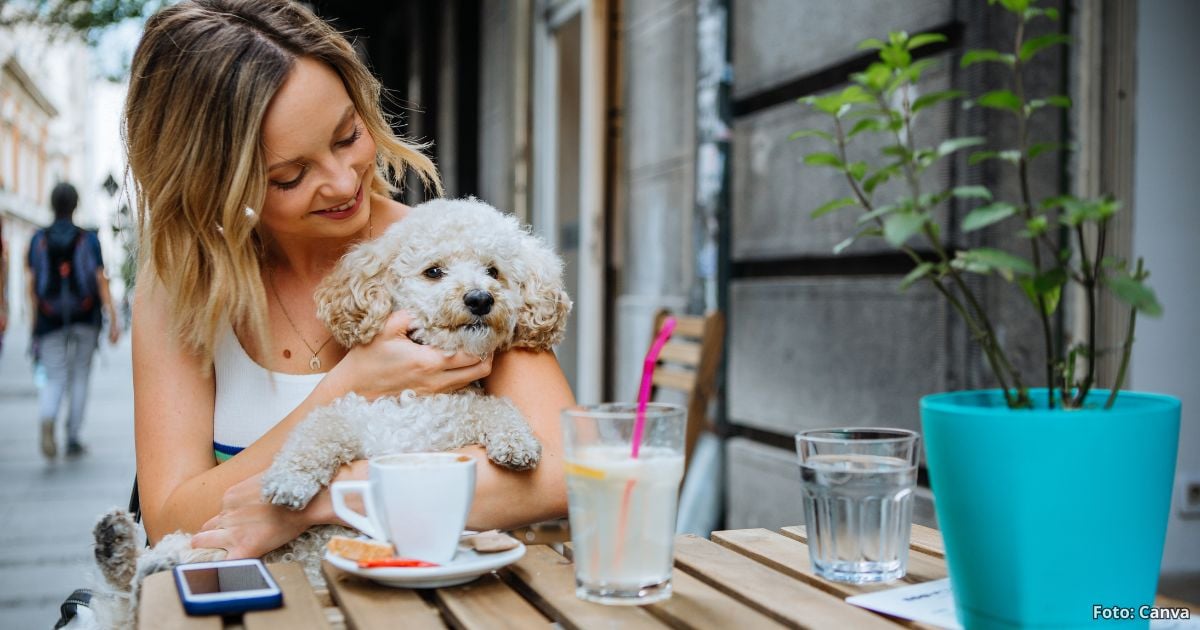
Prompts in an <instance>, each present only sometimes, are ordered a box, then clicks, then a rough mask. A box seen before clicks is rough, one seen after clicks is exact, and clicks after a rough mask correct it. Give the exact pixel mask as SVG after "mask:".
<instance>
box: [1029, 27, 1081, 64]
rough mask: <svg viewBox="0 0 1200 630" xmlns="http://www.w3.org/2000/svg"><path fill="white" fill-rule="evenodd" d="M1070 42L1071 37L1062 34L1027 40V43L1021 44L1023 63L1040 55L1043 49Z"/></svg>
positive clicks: (1051, 34)
mask: <svg viewBox="0 0 1200 630" xmlns="http://www.w3.org/2000/svg"><path fill="white" fill-rule="evenodd" d="M1070 42H1071V38H1070V36H1068V35H1064V34H1062V33H1050V34H1049V35H1042V36H1040V37H1033V38H1031V39H1027V40H1025V43H1023V44H1021V53H1020V56H1021V61H1029V60H1030V59H1033V56H1034V55H1036V54H1038V52H1039V51H1041V50H1042V49H1045V48H1048V47H1050V46H1054V45H1056V44H1068V43H1070Z"/></svg>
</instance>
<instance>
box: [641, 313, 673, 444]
mask: <svg viewBox="0 0 1200 630" xmlns="http://www.w3.org/2000/svg"><path fill="white" fill-rule="evenodd" d="M674 331H675V318H674V317H668V318H667V319H665V320H663V325H662V330H660V331H658V336H657V337H655V338H654V343H652V344H650V351H649V352H647V353H646V361H645V362H644V363H642V388H641V389H640V390H638V401H637V417H636V418H635V419H634V421H633V440H632V441H633V453H632V454H631V455H630V456H631V457H632V458H633V459H637V456H638V449H640V448H641V447H642V430H643V429H644V428H645V426H646V405H648V404H649V403H650V385H651V382H652V381H653V380H654V366H655V364H657V363H658V355H659V354H660V353H661V352H662V349H663V346H665V345H667V340H668V339H670V338H671V333H672V332H674Z"/></svg>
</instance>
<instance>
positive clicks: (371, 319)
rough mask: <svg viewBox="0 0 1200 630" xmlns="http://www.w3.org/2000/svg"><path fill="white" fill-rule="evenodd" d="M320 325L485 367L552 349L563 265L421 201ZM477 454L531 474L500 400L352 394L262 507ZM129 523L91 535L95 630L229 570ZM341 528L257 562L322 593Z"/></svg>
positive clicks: (297, 452) (314, 417) (280, 474)
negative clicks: (396, 335) (396, 337)
mask: <svg viewBox="0 0 1200 630" xmlns="http://www.w3.org/2000/svg"><path fill="white" fill-rule="evenodd" d="M316 301H317V316H318V317H319V318H320V319H321V320H322V321H323V322H324V323H325V324H326V326H328V328H329V330H330V331H331V332H332V334H333V336H334V339H336V340H337V341H338V342H339V343H341V344H342V345H343V346H345V347H351V346H355V345H359V344H365V343H368V342H370V341H371V340H372V339H373V338H374V337H375V335H377V334H378V333H379V331H380V330H382V329H383V325H384V323H385V321H386V320H387V318H388V316H389V315H391V313H392V312H393V311H396V310H399V309H404V310H406V311H408V312H409V313H410V314H411V315H412V328H411V330H410V332H409V337H410V338H411V339H413V340H414V341H417V342H418V343H423V344H427V345H429V346H431V347H434V348H438V349H440V350H442V351H444V352H446V353H448V354H449V353H453V352H457V351H465V352H469V353H471V354H476V355H480V356H487V355H489V354H491V353H494V352H497V351H501V350H506V349H508V348H532V349H539V350H548V349H550V348H551V347H552V346H554V345H555V344H557V343H558V342H559V341H561V339H562V335H563V331H564V329H565V326H566V319H567V315H568V313H569V312H570V309H571V301H570V299H569V298H568V297H567V294H566V292H565V291H564V289H563V281H562V262H561V260H560V259H559V257H558V256H557V255H555V253H554V252H553V251H552V250H551V249H550V248H549V247H547V246H546V245H545V244H544V243H543V242H542V241H541V240H540V239H538V238H536V237H534V236H532V235H531V234H530V233H529V232H528V231H526V230H524V229H522V228H521V226H520V224H519V223H518V221H517V220H516V219H515V218H513V217H511V216H509V215H506V214H504V213H501V212H500V211H499V210H496V209H495V208H493V207H491V206H489V205H487V204H485V203H483V202H481V201H478V200H476V199H473V198H472V199H459V200H447V199H438V200H434V201H429V202H426V203H424V204H421V205H419V206H416V207H414V208H412V209H411V211H410V212H409V214H408V216H406V217H405V218H404V220H402V221H399V222H397V223H396V224H394V225H392V226H391V227H390V228H389V229H388V230H387V232H385V233H384V234H383V235H382V236H380V237H379V238H378V239H375V240H373V241H371V242H368V243H363V244H361V245H358V246H356V247H355V248H354V249H352V250H351V251H350V252H349V253H347V254H346V255H345V256H344V257H343V258H342V259H341V260H340V261H339V262H338V264H337V266H336V268H335V269H334V270H333V272H332V273H331V274H330V275H329V276H328V277H327V278H326V279H325V281H324V282H323V283H322V284H321V286H320V287H319V288H318V289H317V292H316ZM471 444H481V445H483V446H484V447H485V448H486V450H487V455H488V458H489V459H491V460H492V461H493V462H495V463H497V464H499V465H502V466H506V467H508V468H512V469H515V470H525V469H530V468H533V467H534V466H536V465H537V463H538V460H539V459H540V457H541V445H540V443H539V442H538V441H537V439H536V437H535V436H534V435H533V432H532V430H531V429H530V428H529V425H528V424H527V423H526V421H525V419H524V417H523V416H522V415H521V413H520V412H519V411H518V410H517V408H516V407H515V406H513V404H512V402H511V401H509V400H508V399H505V398H499V397H494V396H488V395H487V394H485V393H484V392H483V389H482V388H481V387H480V386H479V385H478V384H476V385H473V386H470V387H467V388H464V389H463V390H460V391H457V392H454V393H449V394H435V395H431V396H417V395H415V394H413V392H411V391H408V392H404V393H403V394H402V395H400V396H396V397H383V398H379V399H376V400H374V401H368V400H366V399H365V398H363V397H361V396H358V395H356V394H349V395H347V396H344V397H342V398H340V399H338V400H336V401H334V402H333V403H332V404H330V405H328V406H325V407H322V408H319V409H316V410H314V411H313V412H312V413H311V414H310V415H309V416H308V417H307V418H306V419H305V420H304V421H303V422H301V423H300V424H299V425H297V426H296V427H295V428H294V429H293V430H292V432H291V434H290V435H289V437H288V440H287V442H286V443H285V444H284V446H283V448H282V449H281V450H280V451H279V453H278V454H277V455H276V457H275V460H274V462H273V463H272V465H271V467H270V468H268V469H267V472H266V473H265V475H264V477H263V499H264V501H269V502H273V503H275V504H277V505H283V506H286V507H289V508H292V509H301V508H303V507H304V506H306V505H308V502H309V501H310V500H311V499H312V497H313V496H314V495H316V493H317V492H319V491H320V490H321V489H322V488H323V487H325V486H327V485H328V484H329V482H330V481H331V480H332V478H333V475H334V474H335V473H336V472H337V470H338V468H339V467H340V466H341V465H342V464H345V463H348V462H350V461H353V460H356V459H363V458H368V457H372V456H376V455H382V454H386V453H397V452H414V451H441V450H448V449H453V448H458V447H462V446H467V445H471ZM136 532H137V527H136V526H135V525H134V523H133V521H132V519H131V517H130V516H129V514H128V513H126V512H124V511H122V510H114V511H112V512H110V513H108V514H105V515H104V516H103V517H101V519H100V521H99V522H98V523H97V525H96V528H95V536H96V560H97V563H98V564H99V567H100V571H101V573H102V574H103V575H104V577H105V579H106V580H107V581H108V582H109V584H111V585H112V586H113V587H114V588H115V589H116V592H115V593H112V594H110V595H109V596H108V597H104V598H101V599H102V600H103V601H102V602H101V607H102V608H103V607H107V608H108V610H98V611H97V619H98V620H101V621H102V623H101V625H108V626H113V627H122V626H126V625H130V624H131V622H132V614H133V611H134V609H135V608H136V601H137V592H138V589H139V587H140V585H141V582H142V579H143V578H144V577H145V576H146V575H149V574H151V573H155V572H157V571H162V570H166V569H170V568H171V567H173V566H175V565H177V564H182V563H187V562H199V561H203V560H214V559H220V558H222V557H224V555H225V552H224V551H223V550H220V549H193V548H192V547H191V544H190V536H189V535H187V534H183V533H176V534H170V535H168V536H165V537H164V538H163V539H162V540H161V541H160V542H159V544H158V545H156V546H155V547H154V548H152V549H144V548H142V547H141V546H140V545H139V544H138V541H137V536H136ZM347 533H350V532H348V531H347V530H346V529H345V528H341V527H336V526H320V527H314V528H312V529H310V530H309V531H307V532H305V533H304V534H303V535H301V537H299V538H297V539H296V540H294V541H292V542H291V543H289V544H287V545H285V546H283V547H280V548H279V549H276V550H274V551H272V552H270V553H269V554H267V555H266V556H264V560H266V561H268V562H270V561H297V562H301V563H303V564H304V565H305V570H306V572H307V573H308V576H309V579H310V580H313V581H314V582H317V583H319V582H320V581H321V577H320V568H319V565H320V557H321V555H322V550H323V548H324V546H325V543H326V542H327V541H328V539H329V537H330V536H333V535H335V534H347Z"/></svg>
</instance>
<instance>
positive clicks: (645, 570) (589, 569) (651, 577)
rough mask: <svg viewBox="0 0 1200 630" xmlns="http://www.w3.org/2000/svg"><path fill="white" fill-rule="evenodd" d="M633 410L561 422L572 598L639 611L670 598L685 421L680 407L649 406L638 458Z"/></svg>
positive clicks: (588, 411)
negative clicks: (634, 451) (634, 449)
mask: <svg viewBox="0 0 1200 630" xmlns="http://www.w3.org/2000/svg"><path fill="white" fill-rule="evenodd" d="M636 409H637V405H635V404H633V403H606V404H601V405H593V406H587V407H576V408H572V409H567V410H565V411H564V412H563V415H562V421H563V446H564V451H565V455H566V466H565V468H566V472H567V508H568V511H569V514H570V520H571V542H572V543H573V545H574V550H573V552H574V556H573V560H574V563H575V586H576V588H575V594H576V595H577V596H578V597H579V598H580V599H584V600H587V601H592V602H598V603H601V604H618V605H622V604H624V605H641V604H649V603H652V602H656V601H661V600H664V599H667V598H668V597H670V596H671V573H672V569H673V567H674V548H675V545H674V543H675V516H676V515H675V513H676V508H677V504H678V498H679V483H680V481H682V479H683V459H684V455H683V445H684V428H685V426H686V424H687V419H686V416H685V414H684V408H683V407H680V406H678V405H666V404H659V403H650V405H649V406H648V408H647V410H646V420H645V426H644V429H643V434H642V439H641V447H640V449H639V452H638V456H637V458H636V459H635V458H633V457H631V454H632V438H633V427H634V420H635V418H636V415H637V414H636Z"/></svg>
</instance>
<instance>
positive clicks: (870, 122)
mask: <svg viewBox="0 0 1200 630" xmlns="http://www.w3.org/2000/svg"><path fill="white" fill-rule="evenodd" d="M864 131H887V123H886V122H884V121H882V120H880V119H878V118H864V119H862V120H860V121H858V122H857V123H855V124H854V128H852V129H851V130H850V133H848V134H846V137H847V138H853V137H854V136H857V135H858V134H860V133H862V132H864Z"/></svg>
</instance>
